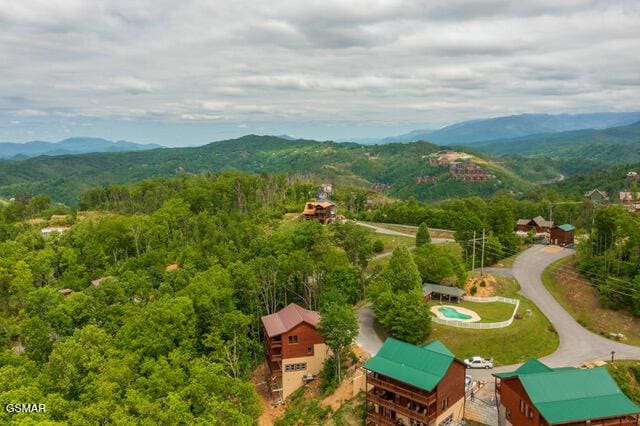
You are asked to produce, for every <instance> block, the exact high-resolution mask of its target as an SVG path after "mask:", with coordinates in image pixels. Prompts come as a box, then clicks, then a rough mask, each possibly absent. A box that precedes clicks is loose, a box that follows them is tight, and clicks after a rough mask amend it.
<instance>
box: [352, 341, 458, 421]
mask: <svg viewBox="0 0 640 426" xmlns="http://www.w3.org/2000/svg"><path fill="white" fill-rule="evenodd" d="M364 369H365V370H366V372H367V374H366V384H365V389H366V393H367V397H366V401H367V410H366V422H367V424H369V425H394V424H404V425H412V424H423V425H440V424H449V422H450V423H451V424H456V422H458V421H460V420H462V418H463V416H464V395H465V389H464V381H465V371H466V369H465V365H464V363H463V362H462V361H460V360H458V359H456V358H455V356H454V355H453V353H451V351H450V350H449V349H447V347H446V346H445V345H443V344H442V343H441V342H440V341H437V340H436V341H433V342H430V343H426V344H424V345H420V346H416V345H412V344H409V343H405V342H402V341H400V340H396V339H394V338H391V337H390V338H388V339H387V340H386V341H385V342H384V344H383V345H382V348H380V351H379V352H378V353H377V354H376V356H374V357H373V358H371V359H370V360H369V361H368V362H367V363H366V364H365V365H364Z"/></svg>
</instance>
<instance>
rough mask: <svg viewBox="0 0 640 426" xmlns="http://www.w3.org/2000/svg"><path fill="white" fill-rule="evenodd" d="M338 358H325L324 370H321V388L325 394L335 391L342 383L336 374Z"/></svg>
mask: <svg viewBox="0 0 640 426" xmlns="http://www.w3.org/2000/svg"><path fill="white" fill-rule="evenodd" d="M336 371H337V368H336V358H335V357H329V358H327V359H325V360H324V363H323V364H322V370H320V390H321V391H322V393H323V394H324V395H329V394H331V393H333V391H335V390H336V389H337V388H338V385H339V384H340V383H339V382H338V375H337V374H336Z"/></svg>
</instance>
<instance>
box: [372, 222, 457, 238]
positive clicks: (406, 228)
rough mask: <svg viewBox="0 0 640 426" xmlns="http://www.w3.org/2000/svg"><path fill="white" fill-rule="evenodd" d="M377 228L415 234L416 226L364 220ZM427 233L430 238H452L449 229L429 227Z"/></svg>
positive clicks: (451, 232)
mask: <svg viewBox="0 0 640 426" xmlns="http://www.w3.org/2000/svg"><path fill="white" fill-rule="evenodd" d="M365 223H368V224H370V225H373V226H377V227H378V228H384V229H389V230H391V231H396V232H402V233H403V234H410V235H416V233H417V232H418V227H417V226H413V225H401V224H398V223H380V222H365ZM429 234H430V235H431V237H432V238H453V231H450V230H435V229H431V228H429Z"/></svg>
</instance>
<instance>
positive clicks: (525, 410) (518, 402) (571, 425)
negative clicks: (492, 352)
mask: <svg viewBox="0 0 640 426" xmlns="http://www.w3.org/2000/svg"><path fill="white" fill-rule="evenodd" d="M493 376H494V377H495V381H496V383H495V386H496V387H495V389H496V398H497V400H498V401H499V405H498V420H499V424H500V425H506V426H511V425H516V426H520V425H532V426H539V425H540V426H548V425H567V426H577V425H618V426H637V425H638V415H639V413H640V407H638V406H637V405H636V404H635V403H633V402H632V401H631V400H630V399H629V398H628V397H627V396H626V395H625V394H624V393H622V391H621V390H620V388H619V387H618V385H617V384H616V382H615V381H614V380H613V379H612V378H611V376H610V375H609V373H608V372H607V370H606V369H605V368H593V369H580V368H573V367H562V368H550V367H548V366H546V365H545V364H543V363H542V362H540V361H538V360H536V359H530V360H529V361H527V362H525V363H524V364H523V365H522V366H521V367H519V368H518V369H517V370H515V371H512V372H506V373H495V374H494V375H493Z"/></svg>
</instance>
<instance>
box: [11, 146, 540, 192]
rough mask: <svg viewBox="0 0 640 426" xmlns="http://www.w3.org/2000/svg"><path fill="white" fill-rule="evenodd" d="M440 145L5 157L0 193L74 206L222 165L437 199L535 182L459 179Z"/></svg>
mask: <svg viewBox="0 0 640 426" xmlns="http://www.w3.org/2000/svg"><path fill="white" fill-rule="evenodd" d="M440 149H441V148H440V147H438V146H436V145H433V144H430V143H427V142H415V143H409V144H386V145H373V146H366V145H359V144H355V143H336V142H319V141H314V140H306V139H298V140H293V141H292V140H288V139H282V138H278V137H274V136H257V135H247V136H243V137H241V138H237V139H231V140H225V141H219V142H214V143H210V144H208V145H203V146H200V147H193V148H166V149H155V150H150V151H139V152H118V153H94V154H85V155H80V156H76V155H66V156H60V157H45V156H41V157H36V158H30V159H27V160H24V161H6V160H5V161H0V195H5V196H7V197H13V196H15V194H41V193H46V194H49V195H50V196H51V197H52V198H53V199H55V200H58V201H63V202H68V203H74V202H76V201H77V199H76V197H77V196H78V195H79V194H80V193H82V192H83V191H84V190H86V189H89V188H91V187H94V186H96V185H103V184H107V183H129V182H135V181H139V180H141V179H146V178H150V177H160V176H175V175H177V174H178V175H179V174H183V173H187V174H200V173H207V172H211V173H216V172H221V171H225V170H240V171H245V172H251V173H287V174H291V175H302V176H315V177H316V178H318V179H323V180H328V181H330V182H333V183H336V184H345V185H354V186H359V187H363V188H371V187H373V186H375V185H376V184H382V185H388V184H392V185H391V187H390V188H389V189H388V190H387V194H388V195H390V196H396V197H399V198H408V197H410V196H414V197H416V198H417V199H419V200H440V199H444V198H448V197H451V196H454V195H455V196H462V195H479V196H488V195H491V194H493V193H495V192H496V191H498V190H500V189H504V190H515V191H523V190H526V189H527V188H529V187H531V186H532V185H531V183H529V182H527V181H526V180H524V179H522V178H521V177H520V176H518V175H517V174H516V173H514V172H513V171H512V170H509V169H507V168H506V167H504V166H502V165H500V164H494V163H493V162H491V161H490V160H489V159H483V160H482V162H483V166H482V167H483V168H486V169H488V170H489V171H490V173H492V174H493V175H495V179H493V178H492V179H490V180H487V181H485V182H465V181H462V180H457V179H455V178H454V177H453V175H452V174H451V173H450V172H449V168H448V167H446V166H445V167H438V166H432V165H430V164H429V161H428V157H429V155H431V154H434V153H436V152H437V151H438V150H440ZM425 176H431V178H432V179H433V178H435V182H433V181H429V182H426V181H424V178H425Z"/></svg>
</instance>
